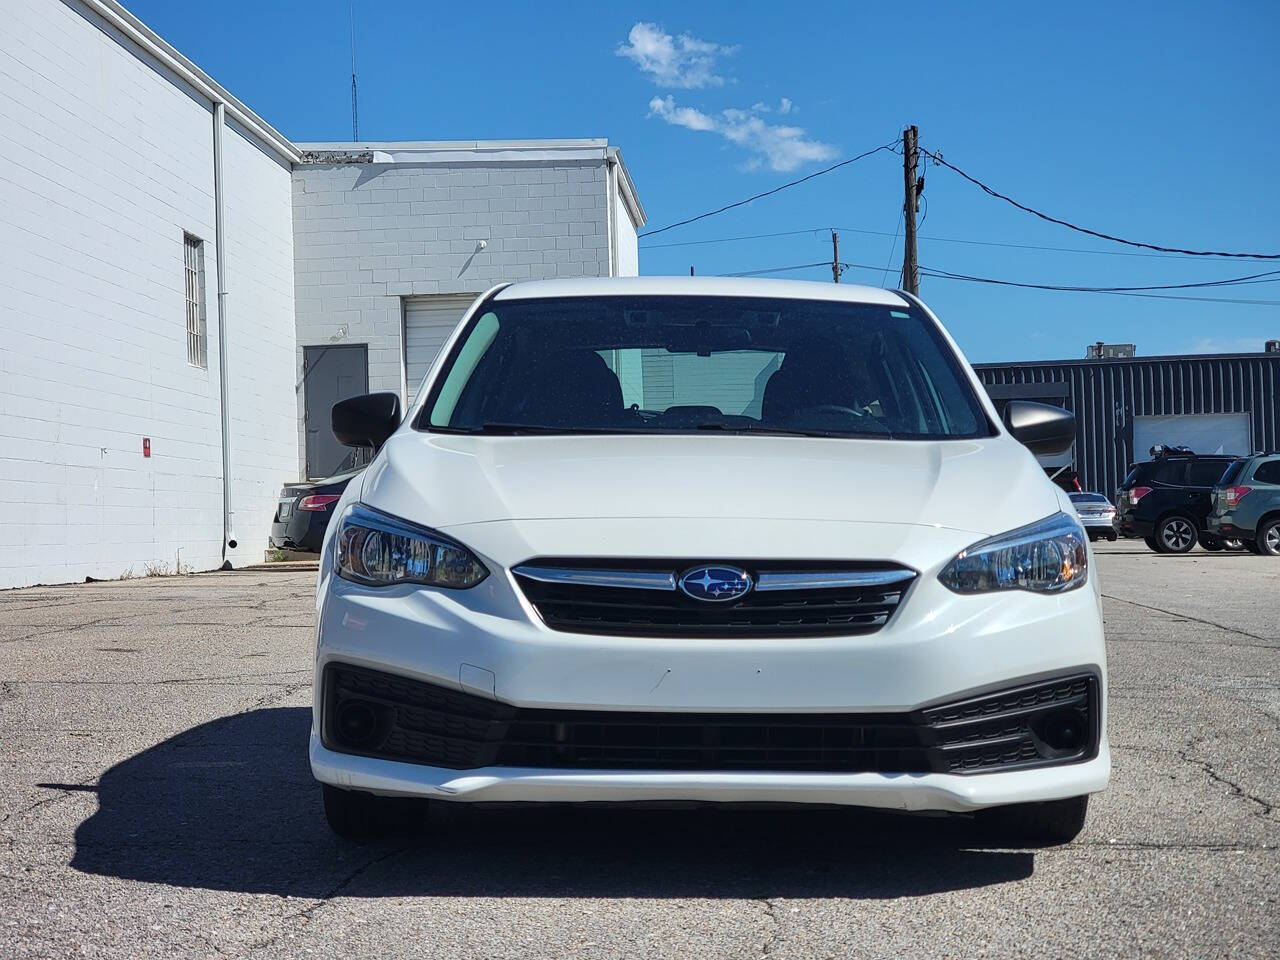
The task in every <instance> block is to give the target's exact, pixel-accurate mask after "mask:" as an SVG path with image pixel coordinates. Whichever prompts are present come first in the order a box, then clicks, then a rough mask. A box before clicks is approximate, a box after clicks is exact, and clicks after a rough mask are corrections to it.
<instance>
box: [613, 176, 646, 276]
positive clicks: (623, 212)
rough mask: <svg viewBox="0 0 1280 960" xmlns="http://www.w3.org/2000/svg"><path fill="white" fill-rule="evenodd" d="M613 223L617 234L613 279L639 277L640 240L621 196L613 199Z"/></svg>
mask: <svg viewBox="0 0 1280 960" xmlns="http://www.w3.org/2000/svg"><path fill="white" fill-rule="evenodd" d="M613 222H614V224H615V226H614V230H615V231H616V233H617V237H618V240H617V250H618V263H617V265H616V269H615V270H614V271H613V275H614V276H615V277H638V276H640V240H639V238H638V236H637V235H636V225H635V223H634V222H632V220H631V211H630V210H628V209H627V205H626V203H625V202H624V201H623V199H622V197H621V195H619V196H616V197H614V199H613Z"/></svg>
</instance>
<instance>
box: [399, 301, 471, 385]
mask: <svg viewBox="0 0 1280 960" xmlns="http://www.w3.org/2000/svg"><path fill="white" fill-rule="evenodd" d="M473 300H475V297H474V296H463V297H409V298H407V299H406V300H405V302H404V369H405V384H406V387H407V389H408V392H409V403H411V404H412V403H413V398H414V397H415V396H416V395H417V393H418V388H419V387H420V386H422V378H423V377H425V376H426V375H427V371H428V370H430V369H431V364H432V361H434V360H435V358H436V354H437V353H439V352H440V348H441V347H442V346H444V342H445V341H446V340H447V339H449V334H451V333H453V328H454V327H456V326H457V325H458V321H459V320H461V319H462V315H463V314H464V313H466V312H467V307H469V306H471V303H472V301H473Z"/></svg>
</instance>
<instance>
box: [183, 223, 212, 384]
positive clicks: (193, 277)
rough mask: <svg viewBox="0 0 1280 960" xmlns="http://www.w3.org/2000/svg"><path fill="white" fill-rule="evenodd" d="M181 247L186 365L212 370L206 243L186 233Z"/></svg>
mask: <svg viewBox="0 0 1280 960" xmlns="http://www.w3.org/2000/svg"><path fill="white" fill-rule="evenodd" d="M182 246H183V251H182V257H183V269H182V272H183V275H184V278H185V280H186V294H187V363H189V364H191V365H192V366H193V367H200V368H202V369H203V368H206V367H208V366H209V340H208V337H207V336H206V334H205V319H204V241H203V240H201V239H199V238H198V237H193V236H191V234H189V233H184V234H183V235H182Z"/></svg>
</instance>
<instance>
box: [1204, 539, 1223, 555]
mask: <svg viewBox="0 0 1280 960" xmlns="http://www.w3.org/2000/svg"><path fill="white" fill-rule="evenodd" d="M1200 546H1201V547H1203V548H1204V549H1205V550H1208V551H1209V552H1210V553H1217V552H1218V551H1219V550H1222V549H1223V545H1222V541H1221V540H1219V539H1218V538H1217V537H1206V536H1201V537H1200Z"/></svg>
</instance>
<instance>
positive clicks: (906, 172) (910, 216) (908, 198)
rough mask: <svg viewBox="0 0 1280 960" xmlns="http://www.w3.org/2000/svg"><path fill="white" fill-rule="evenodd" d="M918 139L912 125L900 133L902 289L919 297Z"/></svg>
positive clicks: (918, 133) (917, 131)
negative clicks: (903, 233)
mask: <svg viewBox="0 0 1280 960" xmlns="http://www.w3.org/2000/svg"><path fill="white" fill-rule="evenodd" d="M919 137H920V131H919V130H918V129H917V128H916V127H915V126H914V125H912V126H910V127H907V129H905V130H903V131H902V182H903V187H904V191H903V201H902V202H903V204H904V206H903V208H902V215H903V221H904V222H905V223H906V225H907V230H906V245H905V247H904V248H903V252H902V289H903V290H905V291H907V293H910V294H914V295H915V296H919V295H920V264H919V263H918V261H917V260H916V213H917V212H918V211H919V209H920V195H919V189H918V186H917V180H916V163H917V161H918V160H919V150H918V148H917V143H918V141H919Z"/></svg>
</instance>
